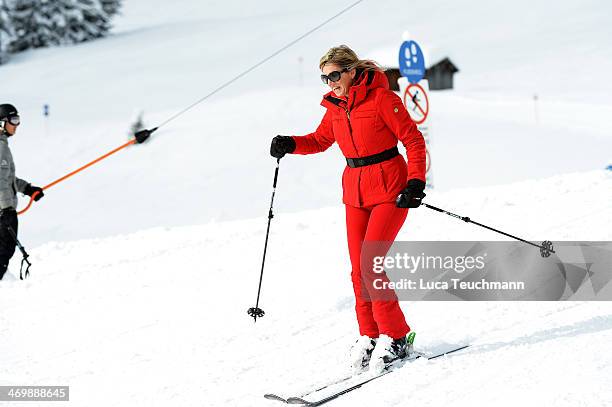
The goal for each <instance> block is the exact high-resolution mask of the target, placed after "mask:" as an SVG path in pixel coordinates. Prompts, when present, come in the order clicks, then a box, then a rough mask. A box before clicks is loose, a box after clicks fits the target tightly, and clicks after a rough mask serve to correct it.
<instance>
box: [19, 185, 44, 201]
mask: <svg viewBox="0 0 612 407" xmlns="http://www.w3.org/2000/svg"><path fill="white" fill-rule="evenodd" d="M34 192H38V194H36V196H35V197H34V200H35V201H38V200H39V199H40V198H42V197H43V196H45V193H44V192H43V189H42V188H41V187H35V186H32V184H28V186H27V187H25V189H24V190H23V193H24V194H26V195H27V196H32V195H34Z"/></svg>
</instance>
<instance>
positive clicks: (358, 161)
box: [346, 146, 399, 168]
mask: <svg viewBox="0 0 612 407" xmlns="http://www.w3.org/2000/svg"><path fill="white" fill-rule="evenodd" d="M396 155H399V150H398V149H397V146H395V147H393V148H390V149H388V150H385V151H383V152H382V153H378V154H374V155H369V156H367V157H358V158H347V159H346V164H347V165H348V166H349V167H351V168H357V167H364V166H366V165H372V164H378V163H381V162H383V161H387V160H390V159H392V158H393V157H395V156H396Z"/></svg>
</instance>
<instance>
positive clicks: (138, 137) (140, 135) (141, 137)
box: [17, 127, 157, 215]
mask: <svg viewBox="0 0 612 407" xmlns="http://www.w3.org/2000/svg"><path fill="white" fill-rule="evenodd" d="M155 130H157V127H155V128H153V129H151V130H140V131H139V132H137V133H136V134H135V135H134V138H133V139H131V140H130V141H128V142H127V143H125V144H123V145H121V146H119V147H117V148H115V149H114V150H111V151H109V152H108V153H106V154H103V155H101V156H100V157H98V158H96V159H95V160H93V161H91V162H89V163H87V164H85V165H83V166H82V167H79V168H77V169H76V170H74V171H72V172H70V173H68V174H66V175H64V176H63V177H61V178H58V179H56V180H55V181H53V182H52V183H50V184H48V185H45V186H44V187H43V188H42V189H43V191H44V190H47V189H49V188H51V187H53V186H55V185H57V184H59V183H60V182H62V181H65V180H67V179H68V178H70V177H72V176H73V175H76V174H78V173H79V172H81V171H83V170H86V169H87V168H89V167H91V166H92V165H94V164H97V163H98V162H100V161H102V160H104V159H105V158H108V157H110V156H111V155H113V154H115V153H117V152H119V151H121V150H123V149H124V148H126V147H128V146H131V145H132V144H136V143H138V144H142V143H144V141H145V140H146V139H148V138H149V136H151V134H152V133H153V132H154V131H155ZM38 194H39V192H38V191H36V192H34V193H33V194H32V196H31V197H30V202H28V205H27V206H26V207H25V208H23V209H22V210H21V211H19V212H17V214H18V215H21V214H23V213H25V212H26V211H27V210H28V209H30V207H31V206H32V203H34V200H35V198H36V197H37V196H38Z"/></svg>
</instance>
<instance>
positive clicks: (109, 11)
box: [100, 0, 121, 18]
mask: <svg viewBox="0 0 612 407" xmlns="http://www.w3.org/2000/svg"><path fill="white" fill-rule="evenodd" d="M100 4H101V5H102V10H104V12H105V13H106V15H107V16H109V17H110V18H112V17H114V16H115V15H117V14H119V9H121V0H100Z"/></svg>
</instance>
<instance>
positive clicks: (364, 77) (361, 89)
mask: <svg viewBox="0 0 612 407" xmlns="http://www.w3.org/2000/svg"><path fill="white" fill-rule="evenodd" d="M375 88H384V89H389V81H388V80H387V76H386V75H385V74H384V73H383V72H381V71H361V72H359V71H358V72H357V79H356V80H355V82H354V83H353V86H351V87H350V89H349V95H348V99H346V100H345V99H344V98H339V97H338V96H336V94H335V93H334V92H333V91H329V92H328V93H326V94H325V95H324V96H323V100H322V101H321V106H323V107H327V108H330V107H334V108H341V109H343V110H345V109H346V110H351V109H352V108H353V107H355V106H357V105H358V104H359V103H361V102H363V100H365V98H366V96H367V95H368V92H369V91H371V90H372V89H375Z"/></svg>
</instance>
